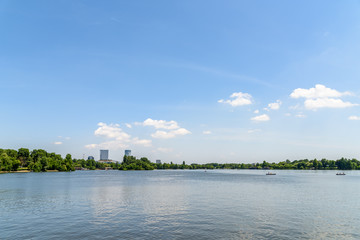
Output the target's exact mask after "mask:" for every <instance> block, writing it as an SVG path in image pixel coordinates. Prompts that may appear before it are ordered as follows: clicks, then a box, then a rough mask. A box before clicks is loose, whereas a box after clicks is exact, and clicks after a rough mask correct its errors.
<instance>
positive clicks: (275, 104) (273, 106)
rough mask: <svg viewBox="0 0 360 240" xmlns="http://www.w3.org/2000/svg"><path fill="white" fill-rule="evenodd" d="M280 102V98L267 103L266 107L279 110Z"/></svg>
mask: <svg viewBox="0 0 360 240" xmlns="http://www.w3.org/2000/svg"><path fill="white" fill-rule="evenodd" d="M281 104H282V102H281V101H280V100H276V102H274V103H269V104H268V109H271V110H279V109H280V106H281Z"/></svg>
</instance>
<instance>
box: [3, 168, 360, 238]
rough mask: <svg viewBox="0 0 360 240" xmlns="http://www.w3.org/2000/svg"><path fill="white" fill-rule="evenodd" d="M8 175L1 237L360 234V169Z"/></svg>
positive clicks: (317, 236) (359, 235)
mask: <svg viewBox="0 0 360 240" xmlns="http://www.w3.org/2000/svg"><path fill="white" fill-rule="evenodd" d="M335 173H336V172H334V171H277V175H276V176H266V175H265V171H262V170H260V171H259V170H208V171H207V172H205V171H200V170H199V171H190V170H189V171H187V170H185V171H184V170H177V171H171V170H170V171H76V172H71V173H13V174H1V175H0V239H360V227H359V226H360V201H359V199H360V193H359V189H360V172H358V171H349V172H347V175H346V176H336V175H335Z"/></svg>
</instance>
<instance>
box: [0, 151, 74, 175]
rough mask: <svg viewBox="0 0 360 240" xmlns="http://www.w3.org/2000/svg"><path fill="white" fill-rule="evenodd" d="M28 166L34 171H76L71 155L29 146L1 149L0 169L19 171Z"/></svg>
mask: <svg viewBox="0 0 360 240" xmlns="http://www.w3.org/2000/svg"><path fill="white" fill-rule="evenodd" d="M19 168H26V169H28V170H31V171H34V172H44V171H47V170H58V171H74V166H73V163H72V159H71V155H70V154H67V155H66V157H65V158H62V157H61V155H60V154H55V153H48V152H46V151H45V150H42V149H34V150H32V151H31V152H30V151H29V149H27V148H20V149H19V150H18V151H16V150H13V149H0V171H17V170H18V169H19Z"/></svg>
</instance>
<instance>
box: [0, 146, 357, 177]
mask: <svg viewBox="0 0 360 240" xmlns="http://www.w3.org/2000/svg"><path fill="white" fill-rule="evenodd" d="M106 168H112V169H119V170H153V169H299V170H302V169H309V170H332V169H337V170H360V161H358V160H357V159H346V158H341V159H338V160H327V159H321V160H317V159H313V160H308V159H302V160H295V161H290V160H286V161H283V162H279V163H268V162H266V161H263V162H262V163H253V164H249V163H223V164H220V163H207V164H196V163H192V164H189V165H188V164H185V161H183V163H182V164H174V163H172V162H171V163H162V164H161V163H158V164H155V163H152V162H150V161H149V160H148V159H147V158H145V157H143V158H140V159H137V158H136V157H134V156H124V158H123V161H122V162H121V163H102V162H97V161H95V160H84V159H72V158H71V155H70V154H67V155H66V157H65V158H62V157H61V155H60V154H55V153H48V152H46V151H45V150H42V149H34V150H32V151H29V149H27V148H20V149H19V150H18V151H16V150H13V149H0V171H5V172H9V171H17V170H19V169H28V170H30V171H34V172H44V171H48V170H58V171H74V170H75V169H89V170H95V169H106Z"/></svg>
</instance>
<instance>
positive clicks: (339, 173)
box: [336, 172, 346, 175]
mask: <svg viewBox="0 0 360 240" xmlns="http://www.w3.org/2000/svg"><path fill="white" fill-rule="evenodd" d="M336 175H346V174H345V173H344V172H342V173H341V172H338V173H336Z"/></svg>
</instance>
